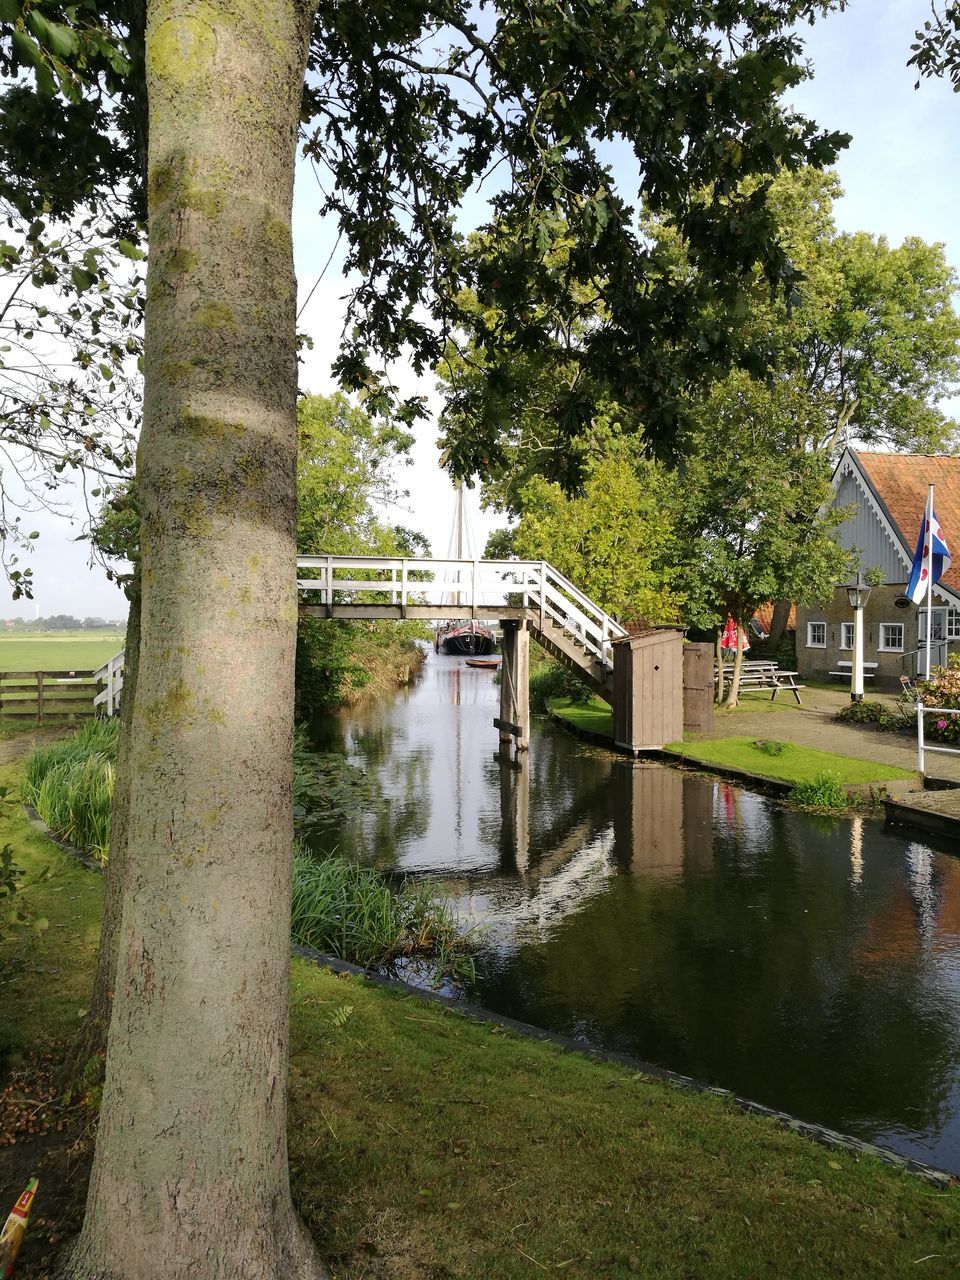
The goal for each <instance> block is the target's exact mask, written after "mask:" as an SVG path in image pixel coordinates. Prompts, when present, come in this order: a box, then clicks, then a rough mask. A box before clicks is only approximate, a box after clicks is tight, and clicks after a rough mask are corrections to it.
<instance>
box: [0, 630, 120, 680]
mask: <svg viewBox="0 0 960 1280" xmlns="http://www.w3.org/2000/svg"><path fill="white" fill-rule="evenodd" d="M122 648H123V632H122V631H16V632H9V633H8V634H6V635H0V672H4V671H95V670H96V669H97V667H102V666H103V664H104V663H105V662H106V661H107V659H108V658H112V657H113V655H114V654H115V653H119V652H120V650H121V649H122Z"/></svg>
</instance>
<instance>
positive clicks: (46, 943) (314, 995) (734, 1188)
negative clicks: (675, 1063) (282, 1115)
mask: <svg viewBox="0 0 960 1280" xmlns="http://www.w3.org/2000/svg"><path fill="white" fill-rule="evenodd" d="M15 781H16V773H15V770H14V769H13V768H10V767H8V768H7V769H5V770H2V771H0V783H6V784H7V785H10V784H11V783H15ZM4 827H5V831H4V832H3V833H0V839H3V840H9V841H10V842H11V843H12V845H13V847H14V850H15V854H16V859H17V863H18V864H19V865H20V866H21V867H22V868H23V869H24V870H25V871H26V885H27V888H26V893H25V897H24V904H25V905H29V908H30V912H31V914H32V916H33V917H34V921H33V924H28V925H27V926H26V927H22V928H21V929H19V931H18V932H17V933H15V934H14V935H13V936H12V937H10V938H8V939H7V941H6V942H5V943H4V944H2V945H0V972H3V968H2V966H3V965H4V962H5V961H6V962H9V961H10V960H11V959H19V961H20V963H21V969H20V971H19V974H18V975H17V976H16V977H15V978H14V979H13V980H12V981H11V980H9V978H7V977H6V974H4V978H5V979H6V980H3V981H0V1026H2V1027H3V1028H4V1035H5V1037H6V1046H7V1051H8V1052H7V1070H8V1071H9V1070H10V1069H12V1068H15V1067H17V1066H18V1065H19V1063H20V1060H21V1055H23V1054H25V1053H26V1051H27V1050H29V1049H30V1048H37V1047H40V1046H42V1045H44V1044H45V1043H47V1042H49V1041H50V1040H58V1039H62V1038H63V1037H64V1036H65V1035H66V1034H68V1033H69V1031H70V1030H71V1029H72V1028H74V1027H76V1025H77V1017H78V1014H79V1012H80V1010H81V1009H82V1008H83V1004H84V1001H85V999H86V994H87V989H88V984H89V982H90V980H91V975H92V970H93V962H94V948H95V944H96V923H97V918H98V915H99V911H100V904H101V899H102V882H101V877H99V876H98V875H97V874H96V873H95V872H91V871H87V870H85V869H84V868H82V867H80V866H79V865H78V864H76V863H74V862H73V861H72V859H70V858H69V857H66V856H64V855H62V854H61V853H60V852H59V851H58V850H57V849H56V848H55V847H54V846H52V845H49V844H48V843H47V842H46V841H44V840H43V839H42V838H41V837H38V836H37V835H36V834H35V833H34V832H33V831H32V829H31V828H30V827H29V826H28V824H27V823H26V822H25V820H24V819H23V818H22V816H21V815H20V814H19V812H10V811H8V812H7V813H6V814H5V815H4ZM41 877H45V878H41ZM40 921H43V922H44V923H43V924H42V925H41V926H40V927H36V925H37V923H38V922H40ZM291 1012H292V1037H291V1069H290V1084H291V1117H290V1131H289V1137H290V1159H291V1170H292V1179H293V1191H294V1197H295V1199H296V1202H297V1205H298V1207H299V1209H300V1212H301V1214H302V1215H303V1217H304V1219H305V1221H306V1222H307V1224H308V1226H309V1227H310V1229H311V1230H312V1232H313V1233H314V1236H315V1238H316V1240H317V1242H318V1245H319V1247H320V1249H321V1252H322V1253H323V1256H324V1258H325V1260H326V1262H327V1265H328V1267H329V1269H330V1272H331V1275H332V1277H333V1280H432V1278H434V1277H463V1280H478V1278H479V1277H483V1276H495V1277H497V1278H498V1280H521V1278H523V1280H527V1278H528V1277H532V1276H535V1275H538V1274H539V1273H540V1272H541V1271H547V1272H548V1273H551V1274H553V1273H555V1274H557V1275H570V1276H581V1277H593V1276H596V1275H602V1276H612V1277H624V1278H626V1277H629V1276H636V1275H641V1276H647V1277H650V1280H653V1277H657V1280H661V1278H667V1280H689V1278H690V1277H694V1276H696V1277H699V1278H700V1280H727V1278H729V1280H734V1278H737V1280H743V1278H745V1277H747V1276H755V1277H759V1276H767V1275H771V1276H772V1275H782V1276H789V1277H791V1280H803V1278H805V1277H810V1278H811V1280H812V1278H813V1277H822V1276H841V1275H842V1276H844V1277H848V1278H849V1277H863V1280H867V1278H868V1277H869V1278H870V1280H873V1277H875V1276H878V1275H882V1276H897V1275H904V1276H906V1275H910V1276H913V1275H925V1276H946V1275H948V1274H950V1275H953V1274H955V1261H956V1257H957V1248H958V1245H960V1192H946V1193H941V1192H937V1191H935V1190H933V1189H932V1188H931V1187H929V1186H927V1185H925V1184H924V1183H922V1182H920V1181H919V1180H917V1179H915V1178H912V1177H910V1176H908V1175H906V1174H902V1173H898V1172H896V1171H894V1170H891V1169H888V1168H886V1167H884V1166H882V1165H880V1164H879V1163H876V1162H874V1161H872V1160H864V1161H862V1162H860V1163H857V1162H856V1161H854V1160H853V1159H852V1158H851V1157H848V1156H846V1155H844V1154H841V1153H837V1152H833V1151H829V1150H826V1149H824V1148H821V1147H818V1146H816V1145H815V1144H813V1143H811V1142H808V1141H805V1140H803V1139H801V1138H799V1137H797V1136H796V1135H793V1134H790V1133H787V1132H785V1131H784V1130H782V1129H780V1128H779V1127H778V1126H776V1125H775V1124H773V1123H772V1122H770V1121H767V1120H764V1119H760V1118H757V1117H752V1116H746V1115H743V1114H742V1113H740V1112H738V1111H736V1110H735V1109H734V1108H733V1107H731V1106H730V1105H729V1104H728V1103H727V1102H725V1101H724V1100H722V1099H720V1098H716V1097H710V1096H697V1095H693V1094H689V1093H686V1092H684V1091H683V1090H681V1089H678V1088H674V1087H672V1086H669V1085H664V1084H661V1083H658V1082H656V1081H652V1080H650V1079H649V1078H647V1077H643V1076H640V1075H637V1074H635V1073H633V1072H631V1071H629V1070H625V1069H623V1068H620V1067H615V1066H608V1065H598V1064H596V1063H592V1062H588V1061H586V1060H585V1059H581V1058H578V1057H575V1056H571V1055H567V1054H564V1053H562V1052H560V1051H559V1050H557V1049H555V1048H553V1047H552V1046H549V1045H541V1044H537V1043H534V1042H531V1041H528V1040H525V1039H522V1038H520V1037H517V1036H514V1035H512V1034H510V1033H506V1032H504V1031H502V1030H501V1029H500V1028H498V1027H495V1026H490V1025H478V1024H474V1023H471V1022H469V1021H467V1020H465V1019H463V1018H461V1017H459V1016H458V1015H457V1014H455V1013H454V1012H452V1011H450V1010H447V1009H444V1008H439V1007H436V1006H433V1005H430V1004H426V1003H424V1002H423V1001H421V1000H418V999H416V998H412V997H410V996H408V995H405V994H403V993H399V992H394V991H384V990H382V989H379V988H375V987H373V986H371V985H369V984H368V983H366V982H364V981H362V980H359V979H355V978H338V977H335V976H334V975H332V974H330V973H327V972H324V971H322V970H318V969H317V968H315V967H314V966H313V965H310V964H308V963H306V962H305V961H301V960H295V961H294V963H293V966H292V991H291ZM2 1083H3V1072H2V1065H0V1084H2ZM31 1087H32V1086H31V1081H30V1077H29V1070H28V1071H27V1073H26V1074H24V1075H23V1076H22V1077H21V1078H19V1080H18V1081H16V1080H15V1082H14V1086H13V1088H14V1092H16V1091H17V1090H18V1089H19V1090H21V1091H26V1092H25V1096H24V1099H23V1102H24V1105H26V1103H27V1101H28V1100H29V1099H30V1098H33V1097H35V1096H36V1094H35V1093H33V1092H30V1090H31ZM4 1096H5V1097H8V1098H9V1093H8V1094H7V1095H4ZM51 1105H52V1104H51ZM88 1118H89V1114H88ZM38 1141H39V1140H38V1139H32V1138H25V1137H23V1136H21V1137H20V1138H19V1139H18V1143H17V1144H16V1145H7V1146H4V1145H0V1190H3V1191H5V1192H6V1194H7V1198H8V1199H9V1200H10V1201H11V1202H12V1200H13V1198H14V1196H15V1195H16V1193H17V1192H18V1190H19V1189H20V1185H21V1182H22V1179H21V1176H20V1175H21V1173H22V1172H23V1170H24V1168H26V1167H27V1163H26V1162H27V1161H29V1162H30V1169H31V1171H35V1172H36V1173H37V1174H38V1175H39V1177H40V1180H41V1192H42V1194H45V1195H46V1197H47V1199H46V1201H44V1200H41V1199H38V1210H37V1211H38V1213H40V1214H44V1213H48V1214H49V1213H51V1209H50V1205H51V1203H53V1204H54V1205H55V1206H56V1209H57V1214H56V1215H55V1216H56V1220H57V1224H58V1228H59V1230H69V1229H71V1228H72V1227H74V1226H75V1224H76V1222H77V1221H78V1220H79V1214H80V1212H81V1211H82V1201H83V1184H84V1181H85V1177H86V1159H88V1157H89V1141H86V1142H85V1143H84V1142H81V1143H80V1145H79V1146H78V1145H77V1139H76V1124H75V1123H74V1127H73V1129H72V1130H70V1131H67V1132H65V1133H64V1134H63V1135H60V1134H58V1133H57V1132H56V1131H54V1132H52V1133H49V1134H48V1135H47V1145H46V1146H45V1147H40V1146H37V1145H36V1144H37V1142H38ZM31 1142H32V1143H33V1144H34V1145H33V1147H32V1148H31V1146H30V1144H31ZM58 1142H59V1144H60V1147H61V1148H68V1149H69V1150H70V1151H71V1152H72V1154H70V1155H64V1154H63V1152H62V1151H59V1148H56V1146H55V1144H56V1143H58ZM25 1148H26V1149H25ZM84 1151H85V1152H86V1157H83V1158H80V1159H79V1163H78V1152H79V1153H80V1154H81V1156H82V1153H83V1152H84ZM58 1152H59V1154H58ZM38 1153H39V1154H38ZM58 1171H60V1174H61V1175H62V1176H61V1178H60V1181H61V1183H62V1184H63V1186H61V1187H60V1189H59V1191H58V1183H57V1177H58ZM64 1171H65V1172H64ZM64 1187H66V1190H64ZM58 1194H61V1195H69V1196H70V1197H71V1199H70V1200H69V1202H67V1201H64V1200H60V1201H57V1195H58ZM41 1206H42V1207H41ZM31 1230H34V1229H33V1228H31ZM41 1250H48V1251H49V1245H47V1244H46V1243H44V1242H43V1240H42V1235H41V1233H40V1232H39V1229H37V1230H34V1234H33V1235H32V1236H31V1234H30V1233H28V1235H27V1242H26V1244H25V1246H24V1251H23V1253H22V1255H21V1263H20V1268H19V1269H18V1273H17V1274H18V1277H22V1280H30V1278H31V1277H38V1276H40V1275H42V1274H46V1268H47V1264H41V1262H40V1256H41Z"/></svg>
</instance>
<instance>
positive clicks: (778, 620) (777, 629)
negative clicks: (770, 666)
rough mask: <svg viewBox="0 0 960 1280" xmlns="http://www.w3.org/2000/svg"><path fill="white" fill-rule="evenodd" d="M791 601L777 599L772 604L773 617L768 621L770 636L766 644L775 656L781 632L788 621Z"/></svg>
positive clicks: (785, 627) (791, 605)
mask: <svg viewBox="0 0 960 1280" xmlns="http://www.w3.org/2000/svg"><path fill="white" fill-rule="evenodd" d="M792 607H793V602H792V601H790V600H777V601H776V602H775V604H774V606H773V618H772V620H771V622H770V638H769V640H768V645H769V648H770V652H771V654H772V655H773V656H774V657H776V655H777V649H778V648H779V647H780V641H781V640H782V639H783V633H784V632H785V631H786V629H787V623H788V622H789V621H790V610H791V608H792Z"/></svg>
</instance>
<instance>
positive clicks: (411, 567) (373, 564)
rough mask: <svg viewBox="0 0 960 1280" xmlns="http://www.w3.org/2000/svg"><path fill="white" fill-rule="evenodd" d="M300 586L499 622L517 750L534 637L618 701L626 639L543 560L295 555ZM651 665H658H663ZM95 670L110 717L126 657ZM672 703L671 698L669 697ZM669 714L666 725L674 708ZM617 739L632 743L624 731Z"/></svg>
mask: <svg viewBox="0 0 960 1280" xmlns="http://www.w3.org/2000/svg"><path fill="white" fill-rule="evenodd" d="M297 589H298V594H299V601H300V604H299V608H300V613H301V615H303V616H306V617H317V618H343V619H354V620H359V619H383V620H394V621H399V620H401V619H404V618H410V619H419V620H422V621H428V622H444V621H449V622H467V621H471V620H476V621H486V622H492V623H497V622H498V623H499V624H500V626H501V629H502V637H503V638H502V649H503V669H502V680H501V685H500V716H499V718H498V719H497V721H496V722H495V723H496V725H497V727H498V728H499V730H500V739H501V742H502V743H510V742H512V743H513V744H514V745H515V746H516V747H517V749H518V750H523V749H524V748H526V746H527V745H528V743H529V738H530V711H529V701H528V677H529V653H530V637H531V636H533V637H534V639H535V640H536V641H537V643H538V644H540V645H542V646H543V648H544V649H546V650H547V652H548V653H550V654H551V655H552V656H553V657H554V658H556V659H557V661H558V662H560V663H562V664H563V665H564V666H565V667H567V668H568V669H569V670H571V671H573V672H575V673H576V675H577V676H579V677H580V679H581V680H583V681H584V682H585V683H586V684H587V685H589V686H590V687H591V688H593V689H594V690H595V691H596V692H597V693H598V694H599V695H600V696H601V697H602V698H605V699H606V700H607V701H608V702H610V703H611V704H613V703H614V701H615V697H614V685H615V680H614V645H615V644H616V642H618V641H624V640H626V637H627V633H626V630H625V629H624V628H623V627H622V626H621V625H620V624H619V623H618V622H617V621H615V619H613V618H611V617H610V615H609V614H608V613H606V612H605V611H604V610H603V609H601V608H600V607H599V606H598V605H597V604H595V603H594V602H593V601H592V600H591V599H590V598H589V597H588V596H586V595H585V594H584V593H583V592H582V591H580V590H579V588H578V587H576V586H575V585H574V584H573V583H572V582H571V581H570V580H569V578H566V577H564V575H563V574H562V573H560V572H558V571H557V570H556V569H554V568H553V566H552V565H550V564H548V563H547V561H545V560H464V559H452V560H451V559H448V560H433V559H429V558H427V557H413V556H411V557H389V556H299V557H298V558H297ZM671 634H675V635H676V636H679V633H671ZM632 643H633V642H632V641H631V644H632ZM678 653H679V648H678ZM670 661H671V664H672V662H673V659H672V658H671V660H670ZM620 669H621V673H622V674H621V679H620V686H621V687H620V692H619V693H618V695H617V702H618V705H619V704H622V705H623V706H624V707H625V708H626V712H625V713H624V714H626V715H628V716H630V715H632V706H633V703H634V702H635V701H638V700H639V699H640V697H641V692H642V691H641V687H640V683H639V682H638V678H637V676H636V674H635V671H639V669H640V668H639V667H638V666H637V663H636V662H635V661H634V662H632V664H627V663H620ZM650 669H651V671H655V672H657V673H660V672H661V666H660V665H656V666H655V667H653V666H651V668H650ZM97 674H98V675H99V676H100V677H101V679H102V680H103V682H104V684H105V685H106V688H105V689H104V690H103V692H102V693H101V694H100V695H99V696H98V698H97V702H98V703H99V705H100V706H102V707H103V709H104V710H105V711H106V712H107V714H108V715H112V714H113V711H114V709H115V707H116V705H117V702H118V698H119V693H120V690H121V688H122V683H123V655H122V654H118V655H117V657H116V658H113V659H111V661H110V662H109V663H107V664H106V666H104V667H103V668H101V670H100V672H98V673H97ZM663 682H666V683H670V684H671V687H672V684H673V683H675V684H676V686H677V690H678V696H679V689H680V675H679V669H678V671H677V673H676V678H675V679H674V675H673V672H672V669H671V670H669V671H668V670H666V669H664V671H663V674H662V675H661V677H660V680H659V681H657V683H663ZM642 696H644V697H646V696H648V695H647V693H646V692H643V695H642ZM675 703H676V699H673V703H672V704H671V705H673V704H675ZM677 705H679V704H677ZM671 714H672V721H671V724H672V723H673V721H675V720H676V714H675V707H674V711H673V712H672V713H671ZM668 718H669V717H668ZM681 719H682V715H681ZM625 723H626V721H625ZM664 732H665V733H666V734H667V736H664V737H662V741H664V742H666V741H672V740H673V739H674V738H679V737H680V732H673V731H672V728H671V729H670V730H667V729H665V730H664ZM624 743H625V745H633V743H632V739H629V738H628V737H626V736H625V737H624ZM636 745H638V746H639V745H645V744H636Z"/></svg>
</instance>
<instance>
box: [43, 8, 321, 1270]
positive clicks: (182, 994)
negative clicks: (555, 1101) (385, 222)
mask: <svg viewBox="0 0 960 1280" xmlns="http://www.w3.org/2000/svg"><path fill="white" fill-rule="evenodd" d="M311 17H312V9H311V6H310V5H309V4H307V3H301V0H275V2H274V3H272V4H270V5H266V4H263V3H261V2H259V0H254V3H251V4H241V3H239V0H149V4H148V11H147V81H148V98H149V115H150V120H149V126H150V127H149V213H150V218H149V221H150V226H149V231H150V270H149V276H148V291H147V319H146V369H145V405H144V428H143V435H142V439H141V445H140V452H139V456H138V465H137V491H138V498H139V501H140V505H141V514H142V528H141V575H142V617H141V640H140V655H139V671H138V674H137V688H136V698H135V700H134V704H133V707H132V721H131V728H130V770H131V772H130V780H129V784H130V790H129V818H128V830H127V842H126V848H127V852H126V858H125V865H124V869H123V900H122V912H121V919H120V926H119V949H118V960H117V972H116V985H115V997H114V1001H113V1015H112V1021H111V1026H110V1036H109V1044H108V1051H107V1064H106V1078H105V1084H104V1094H103V1106H102V1112H101V1119H100V1130H99V1135H98V1140H97V1151H96V1157H95V1161H94V1169H93V1175H92V1179H91V1184H90V1194H89V1200H88V1206H87V1214H86V1219H85V1223H84V1227H83V1231H82V1234H81V1236H80V1238H79V1240H78V1242H77V1244H76V1246H75V1248H74V1250H73V1252H72V1254H71V1257H70V1260H69V1263H68V1264H67V1268H66V1270H67V1274H69V1275H71V1276H76V1277H93V1276H96V1277H103V1278H104V1280H107V1278H111V1280H112V1278H113V1277H117V1278H118V1280H119V1278H120V1277H122V1278H123V1280H140V1278H141V1277H142V1278H143V1280H146V1277H150V1278H151V1280H153V1277H156V1276H158V1275H163V1276H165V1277H177V1276H182V1277H187V1276H189V1277H191V1280H213V1278H214V1277H216V1278H217V1280H220V1278H221V1277H222V1278H223V1280H227V1278H228V1277H229V1278H230V1280H234V1278H235V1277H248V1278H250V1280H253V1278H256V1280H259V1278H260V1277H278V1278H279V1277H285V1278H286V1277H315V1276H318V1275H320V1274H322V1271H321V1268H320V1266H319V1263H318V1261H317V1259H316V1255H315V1253H314V1250H313V1246H312V1244H311V1243H310V1241H309V1239H308V1238H307V1237H306V1235H305V1233H304V1232H303V1230H302V1228H301V1227H300V1225H299V1223H298V1221H297V1219H296V1215H295V1214H294V1211H293V1208H292V1204H291V1200H290V1193H289V1182H288V1173H287V1146H286V1079H287V1017H288V1014H287V983H288V965H289V912H290V878H291V856H292V806H291V770H292V764H291V730H292V705H293V660H294V638H295V629H296V584H295V545H294V514H295V513H294V503H295V497H294V493H295V490H294V470H295V450H296V419H295V394H296V358H295V341H294V318H295V285H294V278H293V259H292V246H291V236H290V209H291V200H292V184H293V165H294V155H295V136H296V126H297V119H298V114H299V106H300V99H301V89H302V82H303V73H304V65H305V59H306V48H307V38H308V34H309V25H310V21H311Z"/></svg>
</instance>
